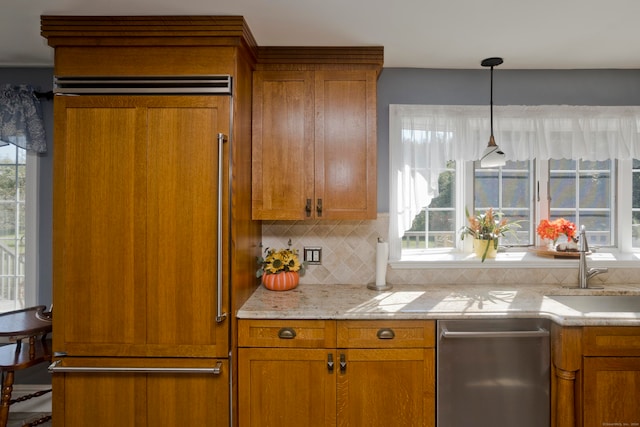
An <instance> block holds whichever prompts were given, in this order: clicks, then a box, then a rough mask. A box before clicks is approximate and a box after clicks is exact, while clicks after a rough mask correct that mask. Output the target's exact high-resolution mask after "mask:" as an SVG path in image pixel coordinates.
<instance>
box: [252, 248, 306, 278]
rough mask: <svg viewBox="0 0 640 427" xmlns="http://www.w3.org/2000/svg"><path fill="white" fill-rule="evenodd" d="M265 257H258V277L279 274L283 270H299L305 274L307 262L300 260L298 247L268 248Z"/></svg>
mask: <svg viewBox="0 0 640 427" xmlns="http://www.w3.org/2000/svg"><path fill="white" fill-rule="evenodd" d="M264 253H265V256H264V257H258V265H259V266H260V268H258V271H257V272H256V277H262V275H263V274H277V273H281V272H283V271H291V272H296V271H297V272H298V273H299V274H301V275H302V274H304V268H305V263H304V262H300V258H299V256H298V250H297V249H280V250H275V249H271V248H267V249H265V251H264Z"/></svg>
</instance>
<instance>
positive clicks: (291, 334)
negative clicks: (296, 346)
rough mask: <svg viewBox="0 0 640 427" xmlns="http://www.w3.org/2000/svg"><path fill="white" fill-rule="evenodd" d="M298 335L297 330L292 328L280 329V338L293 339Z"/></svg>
mask: <svg viewBox="0 0 640 427" xmlns="http://www.w3.org/2000/svg"><path fill="white" fill-rule="evenodd" d="M295 337H296V331H294V330H293V329H292V328H282V329H280V330H279V331H278V338H280V339H283V340H292V339H294V338H295Z"/></svg>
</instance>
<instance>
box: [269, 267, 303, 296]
mask: <svg viewBox="0 0 640 427" xmlns="http://www.w3.org/2000/svg"><path fill="white" fill-rule="evenodd" d="M299 281H300V275H299V274H298V272H297V271H281V272H280V273H275V274H263V275H262V284H263V285H264V287H265V288H267V289H270V290H272V291H288V290H290V289H294V288H295V287H296V286H298V282H299Z"/></svg>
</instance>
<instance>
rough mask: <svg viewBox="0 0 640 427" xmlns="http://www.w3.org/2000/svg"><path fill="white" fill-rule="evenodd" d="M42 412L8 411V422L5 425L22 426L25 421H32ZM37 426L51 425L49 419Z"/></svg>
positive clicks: (8, 426)
mask: <svg viewBox="0 0 640 427" xmlns="http://www.w3.org/2000/svg"><path fill="white" fill-rule="evenodd" d="M42 415H44V414H40V413H37V412H13V413H12V412H11V411H9V422H8V423H7V427H22V425H23V424H24V422H25V421H34V420H37V419H38V418H40V417H41V416H42ZM38 427H51V421H47V422H46V423H43V424H39V425H38Z"/></svg>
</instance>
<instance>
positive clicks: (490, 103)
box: [489, 65, 493, 137]
mask: <svg viewBox="0 0 640 427" xmlns="http://www.w3.org/2000/svg"><path fill="white" fill-rule="evenodd" d="M490 88H491V95H490V102H489V105H490V110H491V113H490V116H491V137H493V65H492V66H491V85H490Z"/></svg>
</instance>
